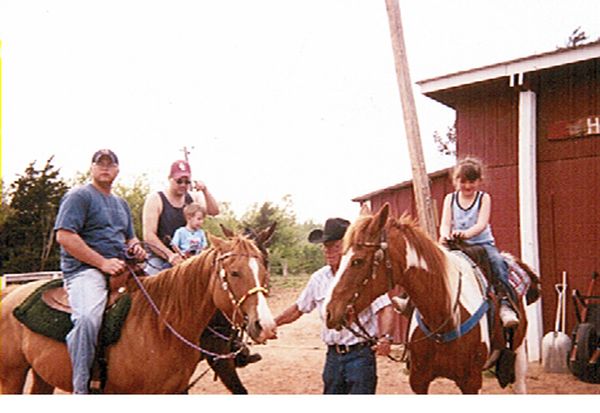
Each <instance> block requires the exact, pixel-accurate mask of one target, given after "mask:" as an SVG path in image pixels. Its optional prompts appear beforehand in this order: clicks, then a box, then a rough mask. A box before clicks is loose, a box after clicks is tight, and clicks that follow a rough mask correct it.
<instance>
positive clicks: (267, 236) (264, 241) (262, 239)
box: [256, 222, 277, 248]
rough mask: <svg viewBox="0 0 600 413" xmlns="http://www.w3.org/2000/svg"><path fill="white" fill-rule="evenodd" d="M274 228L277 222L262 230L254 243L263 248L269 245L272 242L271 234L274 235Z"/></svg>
mask: <svg viewBox="0 0 600 413" xmlns="http://www.w3.org/2000/svg"><path fill="white" fill-rule="evenodd" d="M276 227H277V222H273V223H272V224H271V226H270V227H269V228H267V229H264V230H262V231H261V232H260V234H258V237H257V238H256V243H257V244H258V245H262V246H263V247H265V248H266V247H268V246H269V245H271V241H272V240H273V234H274V233H275V228H276Z"/></svg>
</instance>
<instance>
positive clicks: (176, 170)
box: [169, 161, 192, 179]
mask: <svg viewBox="0 0 600 413" xmlns="http://www.w3.org/2000/svg"><path fill="white" fill-rule="evenodd" d="M184 176H185V177H187V178H191V176H192V170H191V169H190V164H189V163H187V162H186V161H175V162H173V164H172V165H171V173H170V174H169V178H173V179H179V178H181V177H184Z"/></svg>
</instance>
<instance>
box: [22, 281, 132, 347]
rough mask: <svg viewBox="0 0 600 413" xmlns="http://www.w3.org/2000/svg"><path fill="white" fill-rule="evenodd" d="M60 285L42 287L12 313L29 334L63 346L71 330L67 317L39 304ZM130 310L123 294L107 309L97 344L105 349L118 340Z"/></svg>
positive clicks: (68, 315) (50, 282)
mask: <svg viewBox="0 0 600 413" xmlns="http://www.w3.org/2000/svg"><path fill="white" fill-rule="evenodd" d="M62 285H63V280H61V279H58V280H52V281H49V282H48V283H46V284H44V285H42V286H41V287H39V288H38V289H37V290H35V291H34V292H33V293H31V294H30V295H29V297H27V298H26V299H25V300H23V302H22V303H21V304H19V306H18V307H16V308H15V309H14V310H13V315H14V316H15V317H16V318H17V320H19V321H20V322H21V323H23V324H24V325H25V326H26V327H27V328H29V329H30V330H31V331H33V332H35V333H38V334H41V335H44V336H46V337H50V338H52V339H54V340H57V341H60V342H63V343H64V342H65V341H66V336H67V334H68V333H69V331H71V329H72V328H73V323H72V322H71V316H70V314H68V313H66V312H63V311H59V310H56V309H54V308H50V307H49V306H48V305H47V304H46V303H45V302H44V301H43V300H42V294H43V293H44V291H47V290H49V289H52V288H57V287H62ZM130 307H131V297H130V296H129V295H128V294H123V295H122V297H121V298H120V299H118V300H117V301H116V302H115V303H114V304H113V305H111V306H109V307H108V308H107V309H106V311H105V313H104V320H103V322H102V329H101V330H100V336H99V340H100V341H101V342H102V343H103V344H104V345H110V344H114V343H116V342H117V341H118V340H119V338H120V337H121V327H122V326H123V323H124V322H125V319H126V318H127V314H128V313H129V309H130Z"/></svg>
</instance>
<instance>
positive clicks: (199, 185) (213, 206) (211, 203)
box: [192, 181, 220, 216]
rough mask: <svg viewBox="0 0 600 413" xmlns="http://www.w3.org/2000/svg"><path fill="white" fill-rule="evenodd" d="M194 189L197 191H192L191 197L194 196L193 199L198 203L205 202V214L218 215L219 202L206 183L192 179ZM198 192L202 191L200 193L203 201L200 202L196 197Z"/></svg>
mask: <svg viewBox="0 0 600 413" xmlns="http://www.w3.org/2000/svg"><path fill="white" fill-rule="evenodd" d="M194 190H196V191H197V192H196V193H194V192H192V198H194V201H196V202H199V203H200V204H206V215H212V216H215V215H219V212H220V211H219V204H218V203H217V201H216V199H215V198H214V197H213V196H212V194H211V193H210V191H209V190H208V188H207V187H206V184H205V183H204V182H202V181H194ZM198 192H202V194H204V201H205V202H202V201H200V200H199V199H198V196H199V194H198Z"/></svg>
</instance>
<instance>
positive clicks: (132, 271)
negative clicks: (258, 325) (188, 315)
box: [123, 243, 268, 360]
mask: <svg viewBox="0 0 600 413" xmlns="http://www.w3.org/2000/svg"><path fill="white" fill-rule="evenodd" d="M140 244H141V245H144V244H143V243H140ZM237 255H241V256H247V257H251V258H257V259H258V257H256V256H251V255H248V254H235V253H233V252H229V253H225V254H221V255H219V256H217V257H216V258H215V264H218V267H217V268H218V270H217V273H218V274H219V277H220V278H221V286H222V288H223V289H224V290H225V291H227V292H228V294H229V299H230V300H231V302H232V304H233V305H234V313H233V317H232V318H234V319H235V314H236V312H237V311H240V307H241V305H242V304H243V303H244V301H246V299H248V297H250V296H251V295H254V294H257V293H259V292H263V293H264V294H268V290H267V289H266V288H264V287H262V286H257V287H253V288H251V289H250V290H248V291H247V292H246V293H245V294H244V295H243V296H242V298H241V299H239V300H237V299H236V297H235V295H234V294H233V292H232V291H231V288H230V287H229V283H228V282H227V275H226V271H225V269H224V268H223V263H222V261H223V260H224V259H226V258H229V257H232V256H237ZM123 256H124V258H125V263H126V266H127V269H128V270H129V272H130V274H131V277H132V278H133V279H134V281H135V283H136V284H137V286H138V288H139V290H140V291H141V292H142V295H143V296H144V298H145V299H146V301H147V302H148V304H150V307H151V308H152V310H153V311H154V313H155V314H156V315H157V317H158V319H159V320H162V322H163V324H164V325H165V327H166V328H167V329H168V330H169V331H170V332H171V333H172V334H173V335H174V336H175V337H177V338H178V339H179V340H180V341H181V342H183V343H184V344H185V345H187V346H188V347H190V348H192V349H194V350H196V351H199V352H200V353H202V354H204V355H206V356H209V357H212V358H213V359H214V360H219V359H232V358H234V357H235V356H237V355H238V353H240V352H241V351H242V350H243V347H240V348H239V349H238V350H237V351H235V352H230V353H227V354H219V353H214V352H212V351H209V350H206V349H203V348H202V347H200V346H199V345H197V344H195V343H193V342H191V341H190V340H188V339H187V338H185V337H184V336H183V335H181V333H179V332H178V331H177V330H176V329H175V328H174V327H173V326H172V325H171V324H170V323H169V322H168V321H167V320H165V319H164V318H163V317H162V316H161V312H160V309H159V308H158V306H157V305H156V303H155V302H154V300H153V299H152V297H151V296H150V294H149V293H148V291H147V290H146V288H145V287H144V284H143V283H142V282H141V280H140V278H139V277H138V275H137V274H136V271H135V268H134V266H135V261H134V258H133V256H132V255H130V254H129V251H128V250H127V249H126V250H124V251H123ZM223 315H224V316H225V318H227V319H228V317H227V315H226V314H225V313H223ZM228 321H229V322H230V324H231V325H232V326H233V327H234V331H233V332H234V334H235V333H237V332H238V331H239V332H241V334H240V340H242V341H243V333H244V332H245V328H246V325H245V323H244V324H243V325H236V324H234V323H233V322H232V321H231V320H229V319H228ZM236 329H237V330H236ZM221 337H223V336H221ZM232 337H233V335H232ZM225 339H227V340H229V339H230V338H229V337H226V338H225Z"/></svg>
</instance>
